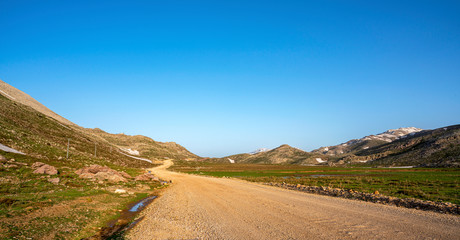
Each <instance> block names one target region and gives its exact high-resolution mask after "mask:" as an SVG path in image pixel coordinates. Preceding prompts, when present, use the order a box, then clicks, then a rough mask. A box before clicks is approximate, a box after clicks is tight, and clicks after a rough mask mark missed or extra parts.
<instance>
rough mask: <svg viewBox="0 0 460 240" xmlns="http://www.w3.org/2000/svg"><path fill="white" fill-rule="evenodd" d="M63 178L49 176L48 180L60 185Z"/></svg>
mask: <svg viewBox="0 0 460 240" xmlns="http://www.w3.org/2000/svg"><path fill="white" fill-rule="evenodd" d="M60 181H61V180H60V179H59V178H48V182H50V183H52V184H54V185H58V184H59V182H60Z"/></svg>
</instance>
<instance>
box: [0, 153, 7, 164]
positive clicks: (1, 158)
mask: <svg viewBox="0 0 460 240" xmlns="http://www.w3.org/2000/svg"><path fill="white" fill-rule="evenodd" d="M6 162H8V160H7V159H6V157H4V156H2V155H0V163H6Z"/></svg>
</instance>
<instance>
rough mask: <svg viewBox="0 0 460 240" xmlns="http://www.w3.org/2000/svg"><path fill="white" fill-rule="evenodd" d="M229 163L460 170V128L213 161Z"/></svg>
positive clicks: (395, 132)
mask: <svg viewBox="0 0 460 240" xmlns="http://www.w3.org/2000/svg"><path fill="white" fill-rule="evenodd" d="M229 159H231V160H232V161H234V162H235V163H263V164H302V165H331V166H333V165H348V164H355V165H356V164H357V165H369V166H425V167H457V166H460V125H454V126H448V127H442V128H438V129H434V130H422V129H419V128H415V127H407V128H399V129H390V130H388V131H385V132H383V133H380V134H376V135H369V136H365V137H363V138H360V139H352V140H349V141H347V142H345V143H342V144H339V145H335V146H328V147H321V148H319V149H316V150H313V151H311V152H307V151H303V150H301V149H298V148H294V147H291V146H289V145H286V144H284V145H281V146H280V147H277V148H275V149H272V150H269V151H255V152H251V153H242V154H235V155H231V156H227V157H223V158H211V159H209V160H210V161H213V162H228V161H229Z"/></svg>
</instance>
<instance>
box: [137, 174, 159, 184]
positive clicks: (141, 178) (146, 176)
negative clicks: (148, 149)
mask: <svg viewBox="0 0 460 240" xmlns="http://www.w3.org/2000/svg"><path fill="white" fill-rule="evenodd" d="M134 180H136V181H151V180H153V181H157V182H158V181H160V179H159V178H158V177H157V176H155V175H153V174H151V173H144V174H142V175H139V176H137V177H136V178H135V179H134Z"/></svg>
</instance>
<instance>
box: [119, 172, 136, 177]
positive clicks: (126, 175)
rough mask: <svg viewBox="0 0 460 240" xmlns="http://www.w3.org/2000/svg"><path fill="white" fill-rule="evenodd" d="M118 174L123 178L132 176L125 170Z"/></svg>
mask: <svg viewBox="0 0 460 240" xmlns="http://www.w3.org/2000/svg"><path fill="white" fill-rule="evenodd" d="M120 175H121V176H122V177H124V178H133V177H131V175H129V174H127V173H125V172H120Z"/></svg>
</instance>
